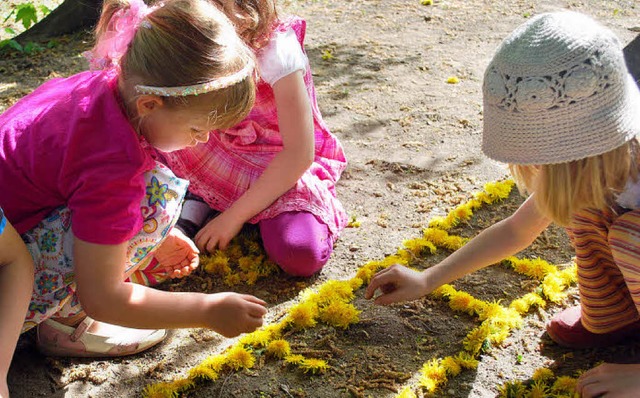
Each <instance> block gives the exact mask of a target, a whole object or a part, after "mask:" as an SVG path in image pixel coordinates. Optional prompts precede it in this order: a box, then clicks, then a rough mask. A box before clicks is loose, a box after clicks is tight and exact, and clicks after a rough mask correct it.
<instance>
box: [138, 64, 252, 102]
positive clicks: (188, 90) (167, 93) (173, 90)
mask: <svg viewBox="0 0 640 398" xmlns="http://www.w3.org/2000/svg"><path fill="white" fill-rule="evenodd" d="M253 68H254V63H253V61H252V60H248V61H247V64H246V65H245V67H244V68H242V69H240V70H239V71H238V72H236V73H233V74H231V75H228V76H223V77H220V78H217V79H215V80H211V81H209V82H206V83H200V84H194V85H192V86H177V87H154V86H143V85H136V87H135V89H136V92H137V93H138V94H151V95H159V96H161V97H184V96H187V95H198V94H204V93H209V92H211V91H216V90H221V89H223V88H226V87H230V86H233V85H234V84H236V83H239V82H241V81H242V80H244V79H246V78H247V77H248V76H249V75H251V73H252V72H253Z"/></svg>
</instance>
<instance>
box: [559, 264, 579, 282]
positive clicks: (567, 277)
mask: <svg viewBox="0 0 640 398" xmlns="http://www.w3.org/2000/svg"><path fill="white" fill-rule="evenodd" d="M558 276H559V277H560V279H562V282H563V283H564V284H565V285H566V286H569V285H574V284H576V283H578V267H577V265H576V264H573V265H571V266H570V267H567V268H565V269H563V270H562V271H560V272H559V273H558Z"/></svg>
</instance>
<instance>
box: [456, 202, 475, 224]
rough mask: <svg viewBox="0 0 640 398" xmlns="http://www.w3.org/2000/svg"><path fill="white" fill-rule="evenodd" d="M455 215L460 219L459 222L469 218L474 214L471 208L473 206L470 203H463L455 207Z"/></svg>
mask: <svg viewBox="0 0 640 398" xmlns="http://www.w3.org/2000/svg"><path fill="white" fill-rule="evenodd" d="M452 214H453V216H454V217H455V218H456V220H458V221H457V222H460V221H463V220H468V219H469V218H471V216H472V215H473V211H472V210H471V206H469V204H468V203H463V204H461V205H460V206H458V207H456V208H455V209H453V212H452Z"/></svg>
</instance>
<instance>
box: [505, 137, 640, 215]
mask: <svg viewBox="0 0 640 398" xmlns="http://www.w3.org/2000/svg"><path fill="white" fill-rule="evenodd" d="M638 148H639V144H638V141H637V139H636V138H634V139H632V140H630V141H628V142H627V143H625V144H624V145H622V146H620V147H618V148H616V149H613V150H611V151H609V152H606V153H603V154H601V155H597V156H591V157H588V158H584V159H580V160H576V161H573V162H567V163H558V164H545V165H538V166H530V165H516V164H514V165H509V169H510V170H511V174H512V175H513V178H514V180H515V181H516V183H517V184H518V188H519V189H520V191H521V192H523V193H533V192H535V194H536V205H537V206H538V210H539V211H540V212H541V213H542V214H544V215H545V216H546V217H549V218H550V219H551V220H553V221H554V222H556V223H558V224H560V225H564V226H568V225H570V224H571V218H572V216H573V215H574V214H575V213H576V212H578V211H580V210H582V209H586V208H594V209H604V208H606V207H608V206H611V205H612V203H613V200H614V198H615V194H616V193H619V192H621V191H622V189H623V188H624V186H625V184H626V182H627V181H628V180H629V178H632V179H633V180H636V179H637V177H638V167H637V165H638V162H637V160H638V155H639V154H640V151H639V150H638Z"/></svg>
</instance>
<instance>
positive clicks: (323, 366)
mask: <svg viewBox="0 0 640 398" xmlns="http://www.w3.org/2000/svg"><path fill="white" fill-rule="evenodd" d="M298 366H299V367H300V369H302V370H303V371H304V373H311V374H316V373H324V372H325V371H326V370H327V369H329V364H327V362H326V361H324V360H322V359H316V358H305V359H303V360H302V361H300V363H299V364H298Z"/></svg>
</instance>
